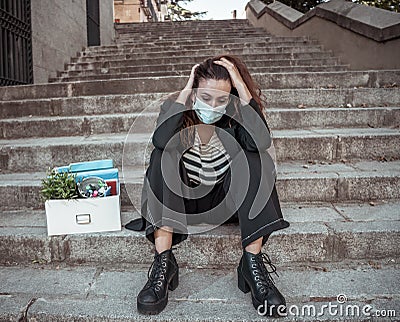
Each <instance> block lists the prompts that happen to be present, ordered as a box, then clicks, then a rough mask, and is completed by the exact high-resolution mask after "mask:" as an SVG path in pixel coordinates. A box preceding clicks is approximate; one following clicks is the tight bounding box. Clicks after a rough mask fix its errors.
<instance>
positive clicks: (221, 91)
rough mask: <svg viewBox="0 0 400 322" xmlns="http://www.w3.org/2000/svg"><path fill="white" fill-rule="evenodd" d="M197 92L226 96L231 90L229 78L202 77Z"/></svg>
mask: <svg viewBox="0 0 400 322" xmlns="http://www.w3.org/2000/svg"><path fill="white" fill-rule="evenodd" d="M197 92H198V93H199V94H200V93H202V94H208V95H210V96H216V97H219V96H226V94H227V93H228V94H229V93H230V92H231V84H230V82H229V80H223V79H218V80H216V79H204V78H202V79H201V80H200V81H199V88H198V89H197Z"/></svg>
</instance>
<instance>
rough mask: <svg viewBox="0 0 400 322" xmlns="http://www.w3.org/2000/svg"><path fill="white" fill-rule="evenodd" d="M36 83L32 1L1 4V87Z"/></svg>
mask: <svg viewBox="0 0 400 322" xmlns="http://www.w3.org/2000/svg"><path fill="white" fill-rule="evenodd" d="M32 82H33V70H32V32H31V1H30V0H0V86H8V85H20V84H30V83H32Z"/></svg>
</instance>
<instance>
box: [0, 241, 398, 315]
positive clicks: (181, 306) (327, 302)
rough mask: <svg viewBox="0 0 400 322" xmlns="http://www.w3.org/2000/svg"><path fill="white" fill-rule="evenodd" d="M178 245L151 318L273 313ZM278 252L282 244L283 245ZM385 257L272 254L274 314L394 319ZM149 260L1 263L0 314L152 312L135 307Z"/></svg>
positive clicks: (393, 275)
mask: <svg viewBox="0 0 400 322" xmlns="http://www.w3.org/2000/svg"><path fill="white" fill-rule="evenodd" d="M180 251H181V249H179V250H176V251H174V254H175V257H177V261H178V265H179V268H180V271H179V286H178V287H177V288H176V289H175V290H174V291H170V292H169V293H168V297H169V300H168V304H167V306H166V308H165V309H164V310H163V311H162V312H161V313H160V314H158V315H153V316H151V320H152V321H155V322H157V321H176V322H182V321H187V322H192V321H199V322H203V321H234V322H237V321H242V322H243V321H245V322H248V321H266V320H268V321H269V320H271V321H272V320H274V321H275V320H276V319H273V318H270V317H266V316H264V315H263V314H264V313H263V310H262V309H261V310H260V313H261V314H259V313H257V310H255V308H254V307H253V305H252V303H251V296H250V293H248V294H244V293H243V292H241V291H240V290H239V289H238V286H237V278H238V277H237V272H236V267H229V268H228V267H222V268H219V269H218V270H217V269H190V268H185V267H183V265H182V263H181V262H180V261H179V259H180ZM281 252H286V247H285V249H284V250H283V251H282V250H281ZM144 256H146V257H148V258H152V256H153V252H150V251H148V252H146V253H145V255H144ZM239 258H240V257H238V255H235V258H234V259H235V260H236V261H239ZM388 261H389V262H388ZM388 261H387V260H379V259H374V260H369V261H345V262H343V263H340V264H335V265H332V264H325V263H310V264H301V265H295V264H292V265H285V264H283V263H279V262H275V263H274V264H275V265H276V267H277V274H278V276H276V275H275V274H272V275H273V279H274V282H275V285H276V287H277V288H278V289H279V290H280V292H281V293H282V294H283V295H284V297H285V299H286V304H287V308H288V309H287V312H288V314H287V316H282V317H280V318H279V320H280V321H295V320H299V319H301V321H315V320H316V316H318V321H332V320H333V318H332V317H333V316H335V319H338V316H339V314H340V320H350V319H351V320H353V321H355V320H357V321H368V320H369V321H370V320H371V319H372V320H375V319H376V320H379V321H382V322H387V321H394V320H395V319H396V318H397V316H398V314H399V313H398V312H399V310H400V305H399V293H398V289H399V283H398V281H399V265H398V263H397V262H395V260H394V259H393V261H394V262H391V260H388ZM148 266H149V265H139V264H136V265H135V264H134V265H129V266H125V267H120V266H118V267H116V266H115V265H114V264H110V265H91V266H83V267H76V266H69V265H64V264H63V263H61V264H54V265H44V264H41V263H38V264H36V265H33V266H31V267H25V266H10V267H0V276H1V277H0V282H1V283H2V286H3V292H4V295H3V296H2V299H1V301H2V305H1V306H0V319H2V321H19V320H20V321H22V320H23V318H22V317H25V318H26V319H27V320H30V321H43V322H45V321H52V322H53V321H60V322H61V321H72V320H74V321H78V320H79V321H98V322H103V321H107V322H114V321H122V320H124V321H145V320H148V319H150V317H149V316H145V315H142V314H140V313H138V311H137V307H136V298H137V296H138V294H139V292H140V290H141V289H142V287H143V286H144V284H145V283H146V281H147V279H148V276H147V271H148ZM299 281H301V283H299ZM365 281H368V283H365ZM55 285H56V286H57V287H54V286H55ZM355 285H357V287H355ZM328 307H329V308H330V309H329V310H331V313H330V312H329V310H328V309H327V308H328ZM332 308H333V310H332ZM335 311H336V313H335V314H333V313H334V312H335ZM332 312H333V313H332ZM339 312H342V313H339ZM351 312H353V314H352V313H351ZM379 313H380V314H379ZM378 316H379V317H378ZM355 317H356V318H355ZM375 317H376V318H375Z"/></svg>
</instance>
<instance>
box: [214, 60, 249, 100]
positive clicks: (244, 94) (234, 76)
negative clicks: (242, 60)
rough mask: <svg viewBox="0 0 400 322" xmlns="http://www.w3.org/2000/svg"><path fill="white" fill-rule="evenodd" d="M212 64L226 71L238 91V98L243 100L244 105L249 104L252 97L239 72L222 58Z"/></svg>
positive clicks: (233, 65)
mask: <svg viewBox="0 0 400 322" xmlns="http://www.w3.org/2000/svg"><path fill="white" fill-rule="evenodd" d="M214 63H215V64H218V65H220V66H223V67H225V68H226V69H227V70H228V72H229V76H230V77H231V80H232V84H233V86H234V87H235V88H236V90H237V91H238V94H239V98H240V99H241V100H243V101H244V102H245V104H249V103H250V100H251V97H252V96H251V93H250V91H249V89H248V88H247V86H246V84H245V82H244V81H243V78H242V76H241V75H240V73H239V70H238V69H237V68H236V66H235V64H233V63H232V62H230V61H229V60H228V59H226V58H224V57H222V58H221V59H220V60H215V61H214Z"/></svg>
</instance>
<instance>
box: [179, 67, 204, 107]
mask: <svg viewBox="0 0 400 322" xmlns="http://www.w3.org/2000/svg"><path fill="white" fill-rule="evenodd" d="M199 65H200V64H196V65H194V66H193V67H192V70H191V72H190V76H189V80H188V82H187V84H186V86H185V88H184V89H183V90H182V91H181V93H180V94H179V96H178V98H177V100H176V102H178V103H182V104H185V103H186V100H187V98H188V96H189V95H190V94H191V92H192V87H193V82H194V74H195V71H196V68H197V67H198V66H199Z"/></svg>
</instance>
